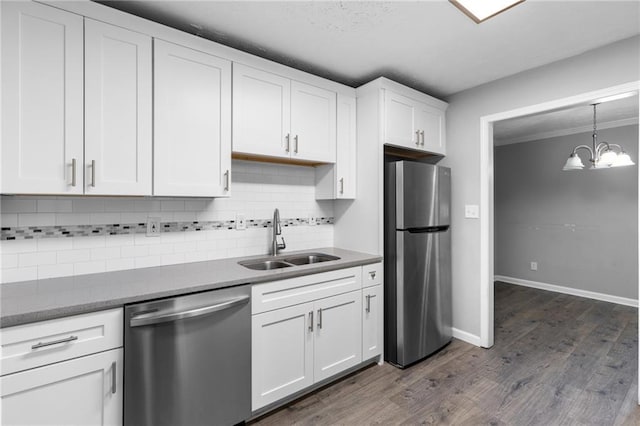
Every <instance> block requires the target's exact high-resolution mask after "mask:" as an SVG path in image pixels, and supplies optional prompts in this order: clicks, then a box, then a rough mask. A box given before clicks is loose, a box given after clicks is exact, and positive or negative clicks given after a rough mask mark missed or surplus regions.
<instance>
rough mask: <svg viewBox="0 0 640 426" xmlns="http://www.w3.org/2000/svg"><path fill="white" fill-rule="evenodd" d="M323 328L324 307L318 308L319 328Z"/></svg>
mask: <svg viewBox="0 0 640 426" xmlns="http://www.w3.org/2000/svg"><path fill="white" fill-rule="evenodd" d="M320 329H322V308H320V309H318V330H320Z"/></svg>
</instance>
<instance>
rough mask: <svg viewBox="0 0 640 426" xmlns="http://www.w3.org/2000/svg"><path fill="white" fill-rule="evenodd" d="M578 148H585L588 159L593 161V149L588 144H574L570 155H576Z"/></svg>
mask: <svg viewBox="0 0 640 426" xmlns="http://www.w3.org/2000/svg"><path fill="white" fill-rule="evenodd" d="M579 149H586V150H587V151H589V161H591V162H592V163H593V161H594V160H595V157H594V153H593V150H592V149H591V147H590V146H589V145H578V146H576V147H575V148H573V153H572V154H571V155H577V154H578V150H579Z"/></svg>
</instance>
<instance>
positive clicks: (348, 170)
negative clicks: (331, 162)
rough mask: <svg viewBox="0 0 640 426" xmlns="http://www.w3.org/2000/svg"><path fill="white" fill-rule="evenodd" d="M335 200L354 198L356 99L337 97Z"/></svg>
mask: <svg viewBox="0 0 640 426" xmlns="http://www.w3.org/2000/svg"><path fill="white" fill-rule="evenodd" d="M337 112H338V114H337V116H338V121H337V142H336V198H342V199H354V198H356V99H355V98H351V97H348V96H343V95H338V111H337Z"/></svg>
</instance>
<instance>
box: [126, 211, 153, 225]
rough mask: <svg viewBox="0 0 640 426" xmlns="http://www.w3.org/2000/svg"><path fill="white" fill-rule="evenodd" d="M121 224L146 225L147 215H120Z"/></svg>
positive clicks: (138, 213) (139, 213)
mask: <svg viewBox="0 0 640 426" xmlns="http://www.w3.org/2000/svg"><path fill="white" fill-rule="evenodd" d="M120 217H121V223H147V213H144V212H136V213H121V214H120Z"/></svg>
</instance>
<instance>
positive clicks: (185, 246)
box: [173, 241, 197, 253]
mask: <svg viewBox="0 0 640 426" xmlns="http://www.w3.org/2000/svg"><path fill="white" fill-rule="evenodd" d="M196 243H197V241H188V242H183V243H176V244H174V246H173V251H175V252H176V253H188V252H191V251H195V250H196Z"/></svg>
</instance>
